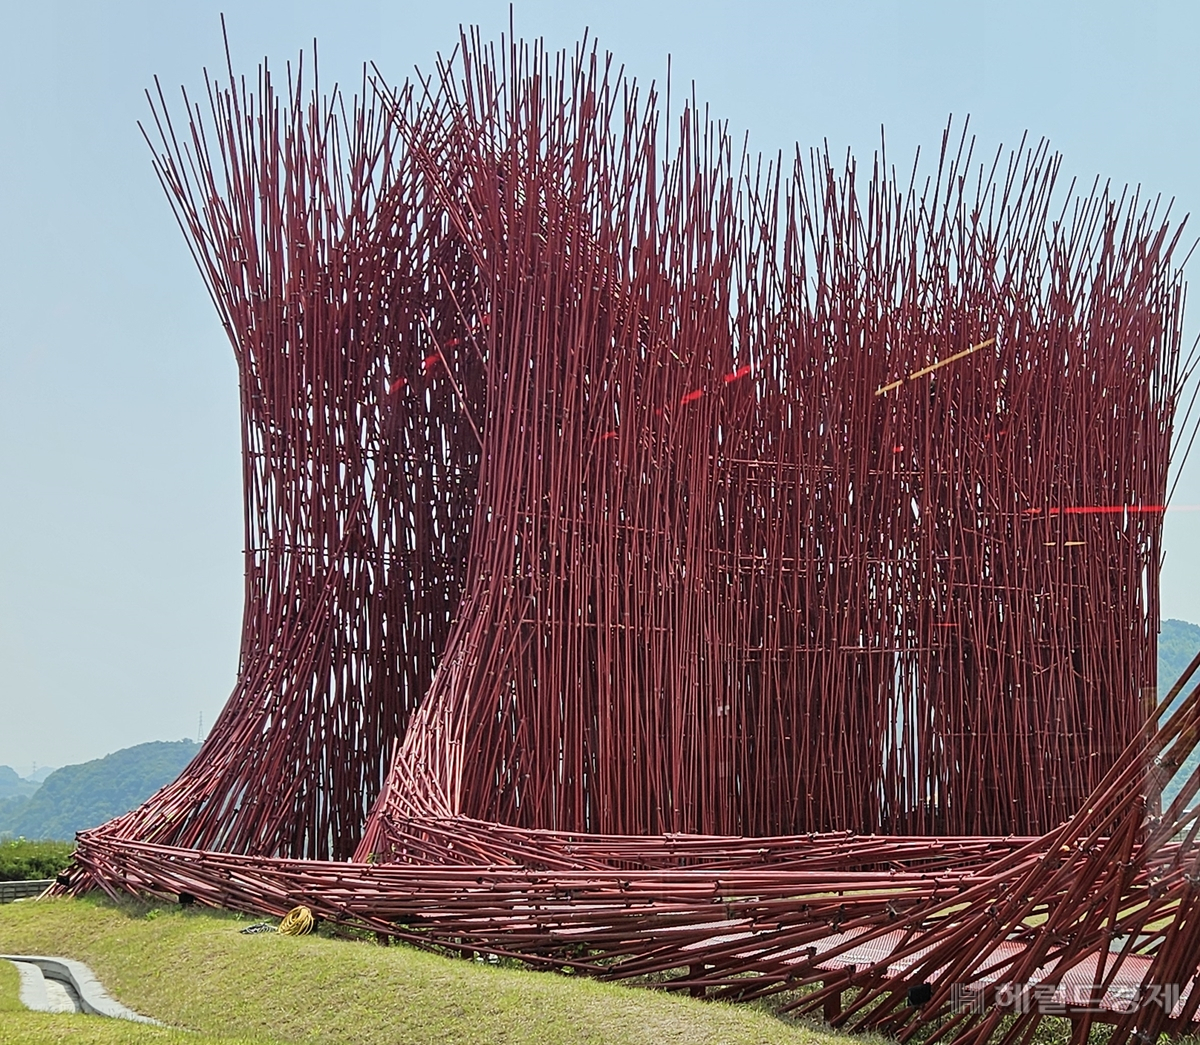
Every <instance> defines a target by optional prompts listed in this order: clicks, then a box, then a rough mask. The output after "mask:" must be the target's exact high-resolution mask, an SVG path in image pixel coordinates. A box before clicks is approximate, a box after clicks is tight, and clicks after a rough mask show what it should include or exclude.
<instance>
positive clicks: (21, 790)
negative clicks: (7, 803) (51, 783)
mask: <svg viewBox="0 0 1200 1045" xmlns="http://www.w3.org/2000/svg"><path fill="white" fill-rule="evenodd" d="M40 783H41V781H33V780H26V779H25V778H24V777H20V776H17V771H16V770H15V769H13V768H12V766H0V799H5V798H21V797H25V798H28V797H29V796H30V795H32V794H33V793H34V792H35V791H36V790H37V789H38V784H40Z"/></svg>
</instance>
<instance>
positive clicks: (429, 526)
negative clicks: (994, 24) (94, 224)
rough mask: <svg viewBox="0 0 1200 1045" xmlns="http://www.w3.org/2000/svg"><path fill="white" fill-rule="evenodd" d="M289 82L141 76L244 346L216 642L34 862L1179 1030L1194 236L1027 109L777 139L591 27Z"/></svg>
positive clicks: (845, 991) (914, 1023) (723, 970)
mask: <svg viewBox="0 0 1200 1045" xmlns="http://www.w3.org/2000/svg"><path fill="white" fill-rule="evenodd" d="M311 78H312V79H313V81H314V82H313V84H312V86H311V88H310V87H309V85H308V82H307V81H308V80H309V79H310V77H309V74H308V73H307V71H306V70H304V69H303V66H302V65H301V66H299V67H297V68H296V69H295V71H292V70H289V75H288V78H287V85H286V88H283V89H280V88H278V87H277V86H276V84H275V83H274V81H273V80H272V77H271V75H270V73H269V72H268V71H267V69H266V68H265V67H264V69H263V70H262V71H261V72H260V78H259V81H258V85H257V89H256V90H254V91H251V90H250V89H249V88H248V87H247V86H246V85H245V84H244V83H240V82H239V81H238V80H237V79H236V78H235V77H234V75H233V73H232V70H231V71H230V74H229V82H228V83H227V84H226V85H223V86H222V85H219V84H216V83H210V84H209V89H208V106H209V115H208V116H207V117H203V116H202V115H201V110H200V109H199V108H198V107H196V106H194V105H193V104H192V103H191V102H190V101H188V102H187V105H186V111H187V123H186V124H184V125H179V124H176V123H173V122H172V119H171V117H170V115H169V107H168V106H167V104H166V103H165V101H164V99H163V96H162V94H161V92H160V93H158V94H157V95H156V96H154V97H153V98H152V102H153V106H154V113H155V123H154V125H153V132H152V134H151V135H150V137H151V142H152V145H153V146H154V147H155V149H156V156H157V166H158V170H159V173H160V176H161V179H162V181H163V184H164V187H165V188H166V190H167V193H168V196H169V197H170V199H171V200H172V203H173V205H174V207H175V212H176V215H177V217H178V219H179V221H180V224H181V226H182V228H183V230H184V232H185V234H186V236H187V238H188V241H189V243H190V244H191V247H192V250H193V253H194V255H195V257H196V260H197V263H198V265H199V267H200V270H201V273H202V275H203V276H204V278H205V280H206V283H207V285H208V287H209V290H210V292H211V294H212V297H213V301H214V303H215V304H216V306H217V308H218V310H219V312H220V314H221V316H222V319H223V321H224V323H225V326H226V330H227V332H228V334H229V337H230V340H231V342H232V344H233V347H234V351H235V354H236V357H237V361H238V365H239V373H240V379H241V402H242V438H243V452H244V461H245V469H244V475H245V483H246V603H245V617H244V630H243V640H242V653H241V663H240V669H239V675H238V682H237V685H236V688H235V690H234V693H233V695H232V696H231V698H230V701H229V703H228V704H227V706H226V708H225V710H224V712H223V713H222V716H221V718H220V719H219V721H218V722H217V723H216V725H215V726H214V728H213V730H212V732H211V733H210V735H209V737H208V739H207V740H206V741H205V744H204V746H203V748H202V750H201V752H200V754H199V755H198V756H197V758H196V760H195V761H194V762H193V764H192V765H191V766H189V767H188V769H187V770H185V772H184V773H183V775H182V776H181V777H180V778H179V780H177V781H176V782H175V783H174V784H172V785H170V786H169V787H167V788H165V789H164V790H163V791H161V792H159V794H157V795H155V796H154V797H153V798H152V799H151V800H150V801H149V802H147V803H146V804H145V805H144V806H142V807H141V808H140V809H138V810H135V811H133V812H132V813H130V814H127V815H126V816H124V817H121V818H119V819H117V820H115V821H113V822H111V823H110V824H107V825H105V826H104V827H102V828H100V829H97V830H96V831H93V832H88V833H86V834H84V835H83V836H81V839H80V846H79V851H78V855H77V863H76V866H75V868H74V870H73V871H72V873H71V876H70V877H69V879H68V880H66V881H65V882H64V888H70V889H75V890H83V889H88V888H94V887H99V888H102V889H104V890H106V891H108V892H110V893H113V894H116V893H117V892H120V891H122V890H127V891H133V892H137V893H144V894H150V895H158V896H167V897H174V896H177V895H180V894H187V895H189V896H193V897H196V898H198V899H201V900H202V901H204V902H207V903H212V904H217V905H223V906H230V907H236V908H242V909H247V910H255V911H269V912H275V913H282V912H284V911H286V910H287V909H289V908H290V907H292V906H294V905H295V904H299V903H303V904H305V905H307V906H308V907H310V908H311V909H312V910H313V911H314V912H316V913H318V914H319V915H320V916H322V917H325V918H329V919H336V920H340V921H350V922H354V923H356V924H359V925H363V926H369V927H372V928H374V929H375V930H376V931H377V932H379V933H381V934H383V935H385V936H388V937H396V938H401V939H407V940H411V941H415V942H419V943H422V944H425V945H442V946H446V947H452V948H455V949H459V950H465V951H467V952H471V953H474V952H489V953H494V954H506V955H514V956H518V957H521V958H523V959H525V960H527V961H530V962H533V963H542V964H548V965H552V966H569V967H573V968H577V969H580V970H585V971H587V972H589V973H591V974H594V975H598V976H605V977H613V978H626V977H637V976H643V975H646V974H650V973H654V974H658V975H659V976H660V977H665V982H666V983H667V985H668V986H670V987H672V988H676V989H685V990H688V991H691V992H693V993H698V994H705V995H707V996H715V997H722V998H748V997H757V996H761V995H763V994H771V993H779V994H781V996H782V999H783V1002H784V1003H785V1004H786V1005H787V1006H788V1007H791V1008H796V1009H802V1010H812V1011H820V1012H822V1013H824V1015H825V1016H826V1018H828V1019H830V1020H831V1021H833V1022H835V1023H837V1024H839V1025H845V1026H852V1027H858V1028H865V1027H877V1028H881V1029H884V1030H885V1031H887V1032H889V1033H893V1034H897V1035H899V1036H901V1037H902V1038H903V1037H906V1036H908V1035H910V1034H914V1033H917V1032H918V1031H921V1032H922V1033H928V1032H929V1028H930V1027H933V1028H935V1030H934V1034H935V1037H954V1038H955V1039H956V1040H962V1041H985V1040H988V1039H989V1038H1004V1039H1005V1040H1007V1041H1012V1042H1017V1041H1025V1040H1027V1038H1026V1035H1027V1034H1032V1032H1033V1029H1036V1027H1037V1025H1038V1023H1039V1021H1040V1020H1041V1019H1042V1018H1044V1017H1045V1016H1046V1015H1064V1016H1069V1017H1070V1018H1071V1019H1072V1021H1073V1026H1074V1033H1075V1034H1076V1036H1077V1037H1079V1038H1080V1039H1081V1040H1082V1039H1086V1037H1087V1035H1088V1033H1089V1032H1090V1030H1091V1028H1092V1025H1093V1024H1094V1023H1095V1022H1097V1021H1102V1022H1108V1023H1113V1024H1115V1033H1116V1035H1117V1038H1116V1041H1117V1042H1118V1043H1119V1042H1121V1041H1124V1040H1125V1039H1126V1038H1128V1037H1129V1036H1131V1035H1134V1034H1138V1035H1146V1034H1157V1033H1158V1032H1160V1031H1167V1032H1170V1033H1174V1034H1179V1033H1182V1032H1183V1031H1184V1030H1185V1029H1186V1028H1188V1027H1190V1026H1191V1024H1192V1020H1193V1016H1194V1013H1195V1010H1196V1007H1197V1005H1198V1004H1200V994H1197V995H1196V998H1195V1000H1193V999H1192V995H1191V991H1190V985H1191V983H1192V980H1193V978H1194V977H1195V976H1196V973H1197V968H1196V967H1197V963H1198V961H1200V952H1197V951H1196V948H1195V944H1196V943H1197V942H1200V941H1196V940H1194V939H1193V937H1194V936H1195V934H1196V933H1197V932H1198V931H1200V929H1197V927H1196V924H1197V923H1196V912H1195V911H1194V910H1193V905H1194V903H1195V898H1194V895H1193V894H1194V886H1193V876H1194V875H1195V873H1196V871H1197V868H1196V867H1194V865H1195V864H1196V860H1197V857H1198V856H1200V850H1198V849H1197V848H1196V845H1195V837H1194V836H1195V831H1196V821H1195V818H1194V817H1193V816H1192V814H1191V813H1190V812H1189V810H1188V807H1189V805H1190V804H1191V801H1192V799H1193V797H1194V795H1195V792H1196V791H1197V790H1198V789H1200V782H1198V781H1197V780H1196V779H1193V777H1194V774H1192V775H1189V773H1190V770H1191V763H1189V762H1188V756H1190V754H1191V751H1192V749H1193V747H1194V745H1195V741H1196V738H1197V729H1198V728H1200V697H1197V696H1196V695H1195V693H1193V694H1192V695H1191V696H1188V697H1186V699H1184V697H1183V696H1182V695H1181V694H1183V692H1184V691H1183V689H1182V681H1181V684H1180V686H1179V687H1177V689H1176V691H1175V692H1173V693H1172V695H1171V699H1170V701H1162V702H1160V701H1157V700H1156V697H1155V690H1154V686H1155V667H1154V663H1155V639H1156V635H1157V630H1158V590H1157V573H1158V566H1159V563H1160V561H1161V556H1162V548H1161V533H1162V512H1163V509H1164V505H1165V503H1166V500H1167V468H1168V462H1169V460H1170V457H1171V449H1172V445H1171V441H1172V433H1173V426H1174V419H1175V413H1176V408H1177V405H1178V402H1179V397H1180V392H1181V388H1182V384H1183V380H1184V377H1185V371H1186V363H1185V362H1183V361H1182V360H1181V354H1180V343H1181V323H1182V318H1181V317H1182V302H1183V283H1182V277H1181V273H1180V269H1179V264H1178V261H1177V260H1176V259H1175V254H1176V248H1177V245H1178V241H1179V237H1180V228H1181V226H1179V225H1172V224H1171V223H1169V222H1168V216H1167V215H1166V214H1164V213H1162V211H1161V208H1160V207H1159V206H1158V204H1157V202H1155V201H1151V202H1150V203H1146V202H1144V201H1142V200H1140V199H1139V198H1138V197H1137V196H1136V194H1131V193H1121V194H1113V193H1112V192H1111V191H1110V190H1109V189H1107V188H1100V187H1096V188H1094V189H1093V191H1092V192H1090V193H1086V194H1083V195H1078V194H1074V193H1073V192H1067V193H1061V192H1057V191H1056V178H1057V174H1058V159H1057V157H1055V156H1054V155H1053V154H1052V153H1050V151H1049V150H1048V147H1047V146H1046V145H1045V144H1041V145H1037V146H1033V147H1027V146H1022V148H1020V149H1018V150H1017V151H1016V152H1014V153H1012V154H1010V155H1005V154H1003V153H997V154H996V155H995V156H994V157H988V158H987V160H986V161H985V162H982V163H980V162H979V161H978V160H977V159H976V157H975V156H974V153H973V149H974V143H973V141H972V140H971V139H969V138H968V137H967V136H966V134H965V133H963V134H961V135H960V136H957V137H955V136H952V135H951V134H950V132H947V135H946V137H945V138H944V139H943V142H942V146H941V150H940V153H939V157H938V161H937V167H936V171H935V172H934V173H932V174H930V175H929V176H928V177H926V176H925V175H924V174H918V170H919V168H917V167H914V168H913V172H912V173H911V174H904V175H901V174H898V173H897V172H896V171H895V170H894V169H893V168H892V167H890V166H889V165H888V163H887V161H886V158H885V157H884V155H882V154H880V155H879V156H877V157H876V158H875V161H874V165H873V167H872V169H871V170H870V171H869V172H866V173H865V174H864V173H863V172H860V171H859V170H858V169H857V168H856V167H855V165H854V163H853V161H847V163H845V164H844V165H841V164H836V163H835V162H834V161H833V159H832V157H831V156H829V155H828V154H827V153H817V154H811V155H808V156H802V155H800V154H799V153H798V154H797V156H796V157H795V159H794V161H789V162H787V163H785V162H783V161H782V160H776V161H774V162H770V163H767V162H764V161H761V160H759V159H758V158H756V157H753V156H750V155H747V154H743V153H740V152H738V151H737V150H735V149H734V148H733V146H732V143H731V141H730V139H729V136H728V134H727V133H726V131H725V130H724V128H722V127H721V126H719V125H716V124H714V123H713V122H711V121H710V120H709V119H708V118H707V116H705V115H703V114H702V113H701V111H700V110H699V109H698V108H697V107H696V105H695V104H694V102H693V103H690V104H688V105H686V106H685V107H684V108H683V110H682V111H681V112H678V113H675V114H671V113H666V114H664V113H663V111H662V108H661V106H660V105H659V101H658V98H657V96H656V95H655V93H654V91H653V90H650V91H646V90H643V89H639V88H638V87H637V86H636V85H635V84H632V83H630V82H628V81H626V80H625V79H623V78H622V77H621V76H620V75H618V74H616V73H614V72H613V70H612V66H611V63H610V62H607V61H606V60H605V59H604V58H603V57H602V56H601V55H599V54H598V53H597V52H595V51H594V50H593V51H590V52H589V51H585V50H580V51H578V52H577V53H575V54H574V55H554V54H548V53H546V52H544V51H543V50H542V49H541V48H540V47H539V46H536V45H534V46H527V45H523V44H519V43H502V44H501V45H499V46H498V47H494V46H490V45H485V44H484V43H483V42H482V41H481V40H480V39H478V38H477V37H475V36H473V35H468V36H465V37H464V38H463V41H462V47H461V48H460V50H459V51H458V52H456V56H455V58H454V60H452V61H448V62H445V63H443V64H441V65H439V67H438V70H437V73H436V74H435V75H434V76H432V77H431V78H430V79H429V80H428V81H426V82H424V83H423V84H420V85H418V89H414V88H412V87H405V88H403V89H400V90H392V89H390V88H388V87H386V86H384V85H383V84H381V83H379V82H376V81H370V82H368V81H365V80H364V84H363V90H362V92H361V94H360V95H359V96H358V97H356V98H355V99H353V100H349V101H347V100H344V99H343V98H342V97H341V96H340V95H338V94H337V93H336V92H333V93H332V94H330V95H328V96H325V95H322V93H321V92H320V90H319V88H318V86H317V84H316V83H315V76H314V77H311ZM1176 698H1179V699H1176ZM1168 713H1169V717H1167V716H1168ZM1160 719H1161V720H1162V721H1161V722H1160ZM1172 779H1173V781H1174V782H1173V783H1171V784H1170V790H1169V791H1168V793H1167V794H1168V797H1167V799H1166V800H1164V799H1163V798H1162V788H1163V786H1164V785H1165V784H1167V783H1168V782H1169V781H1171V780H1172ZM1164 805H1165V808H1164ZM1083 987H1088V988H1094V990H1093V991H1092V994H1090V995H1089V996H1088V997H1087V998H1086V999H1081V997H1080V996H1079V995H1080V990H1081V989H1082V988H1083ZM1076 988H1080V990H1077V989H1076ZM785 992H786V993H785ZM797 992H798V993H797ZM1130 999H1133V1001H1130ZM1034 1002H1036V1004H1034Z"/></svg>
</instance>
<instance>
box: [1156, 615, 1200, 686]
mask: <svg viewBox="0 0 1200 1045" xmlns="http://www.w3.org/2000/svg"><path fill="white" fill-rule="evenodd" d="M1197 653H1200V626H1197V625H1195V624H1189V623H1188V622H1187V621H1185V620H1165V621H1163V622H1162V629H1161V630H1160V631H1159V633H1158V691H1159V693H1163V694H1165V693H1167V691H1168V690H1170V688H1171V687H1172V686H1173V685H1174V684H1175V680H1176V679H1178V678H1179V676H1180V675H1182V674H1183V672H1184V669H1185V668H1186V667H1187V666H1188V665H1189V664H1190V663H1191V662H1192V658H1193V657H1194V656H1195V655H1196V654H1197Z"/></svg>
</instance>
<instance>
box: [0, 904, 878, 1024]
mask: <svg viewBox="0 0 1200 1045" xmlns="http://www.w3.org/2000/svg"><path fill="white" fill-rule="evenodd" d="M246 924H247V921H246V920H244V919H243V920H238V919H237V918H236V917H235V916H232V915H225V914H219V913H213V912H209V911H201V910H187V911H181V910H178V909H153V908H152V909H146V908H142V907H133V906H130V907H117V906H115V905H111V904H108V903H104V902H98V901H94V900H90V899H84V900H40V901H36V902H32V901H25V902H21V903H12V904H5V905H3V906H0V953H19V954H20V953H25V954H32V953H40V954H56V955H63V956H66V957H68V958H76V959H78V960H80V961H83V962H86V963H87V964H88V965H90V966H91V967H92V969H93V971H94V972H95V973H96V975H97V976H98V977H99V978H100V981H101V982H102V983H103V984H104V986H105V988H106V989H107V990H108V992H109V993H110V994H112V995H113V997H115V998H117V999H118V1000H119V1001H121V1002H123V1003H124V1004H125V1005H128V1006H129V1007H130V1008H133V1009H136V1010H137V1011H138V1012H141V1013H143V1014H145V1015H147V1016H153V1017H155V1018H156V1019H158V1020H161V1021H162V1022H163V1023H165V1024H168V1025H169V1027H170V1028H173V1029H167V1028H156V1027H146V1026H142V1025H134V1024H128V1023H121V1022H120V1021H115V1020H104V1019H101V1018H99V1017H94V1016H52V1015H45V1014H39V1013H30V1012H27V1011H25V1010H24V1009H22V1008H20V1006H19V1004H18V1003H17V1000H16V997H17V976H16V972H15V970H14V969H13V968H12V967H11V966H10V965H8V964H7V963H2V964H0V1043H2V1045H46V1043H53V1042H60V1041H62V1042H96V1043H105V1045H106V1043H109V1042H130V1043H136V1045H140V1043H142V1042H147V1043H157V1042H190V1043H193V1045H208V1043H211V1042H222V1043H225V1045H232V1043H236V1042H258V1043H262V1042H314V1043H315V1042H320V1043H326V1042H328V1043H334V1042H336V1043H339V1045H340V1043H353V1045H358V1043H361V1045H375V1043H378V1045H384V1043H386V1045H401V1043H409V1042H411V1043H422V1045H424V1043H440V1042H446V1043H449V1042H454V1043H476V1042H477V1043H480V1045H483V1043H487V1045H492V1043H495V1045H503V1043H512V1045H574V1043H585V1042H587V1043H600V1042H606V1043H607V1042H612V1043H619V1045H624V1043H643V1042H644V1043H646V1045H651V1043H655V1045H658V1043H679V1045H683V1043H693V1042H694V1043H701V1042H703V1043H717V1042H727V1043H730V1045H734V1043H755V1045H758V1043H764V1045H765V1043H780V1045H783V1043H802V1042H803V1043H807V1045H830V1043H834V1042H836V1043H846V1042H849V1041H853V1042H855V1043H856V1045H863V1042H864V1039H863V1038H861V1037H859V1038H853V1039H851V1038H848V1037H847V1036H845V1035H838V1034H834V1033H826V1032H823V1031H821V1030H818V1029H814V1028H812V1027H808V1026H805V1025H803V1024H798V1023H794V1022H793V1023H789V1022H786V1021H784V1020H782V1019H777V1018H775V1017H773V1016H771V1015H769V1014H768V1013H766V1012H763V1011H761V1010H758V1009H755V1008H752V1007H739V1006H733V1005H722V1004H716V1003H707V1002H703V1001H698V1000H694V999H691V998H685V997H679V996H676V995H668V994H665V993H659V992H655V991H652V990H646V989H640V988H636V987H627V986H621V985H617V984H603V983H597V982H595V981H592V980H588V979H586V978H583V977H574V976H563V975H559V974H556V973H546V972H535V971H530V970H526V969H515V968H504V967H495V966H491V965H487V964H483V963H478V962H471V961H464V960H461V959H453V958H444V957H440V956H438V955H434V954H428V953H425V952H423V951H420V950H417V949H414V948H411V947H404V946H399V947H397V946H393V947H380V946H378V945H376V944H374V943H367V942H358V941H351V940H339V939H328V938H324V937H320V936H307V937H300V938H290V937H283V936H278V935H276V934H274V933H263V934H261V935H257V936H243V935H241V934H240V933H239V932H238V929H239V928H241V927H243V926H244V925H246Z"/></svg>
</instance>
